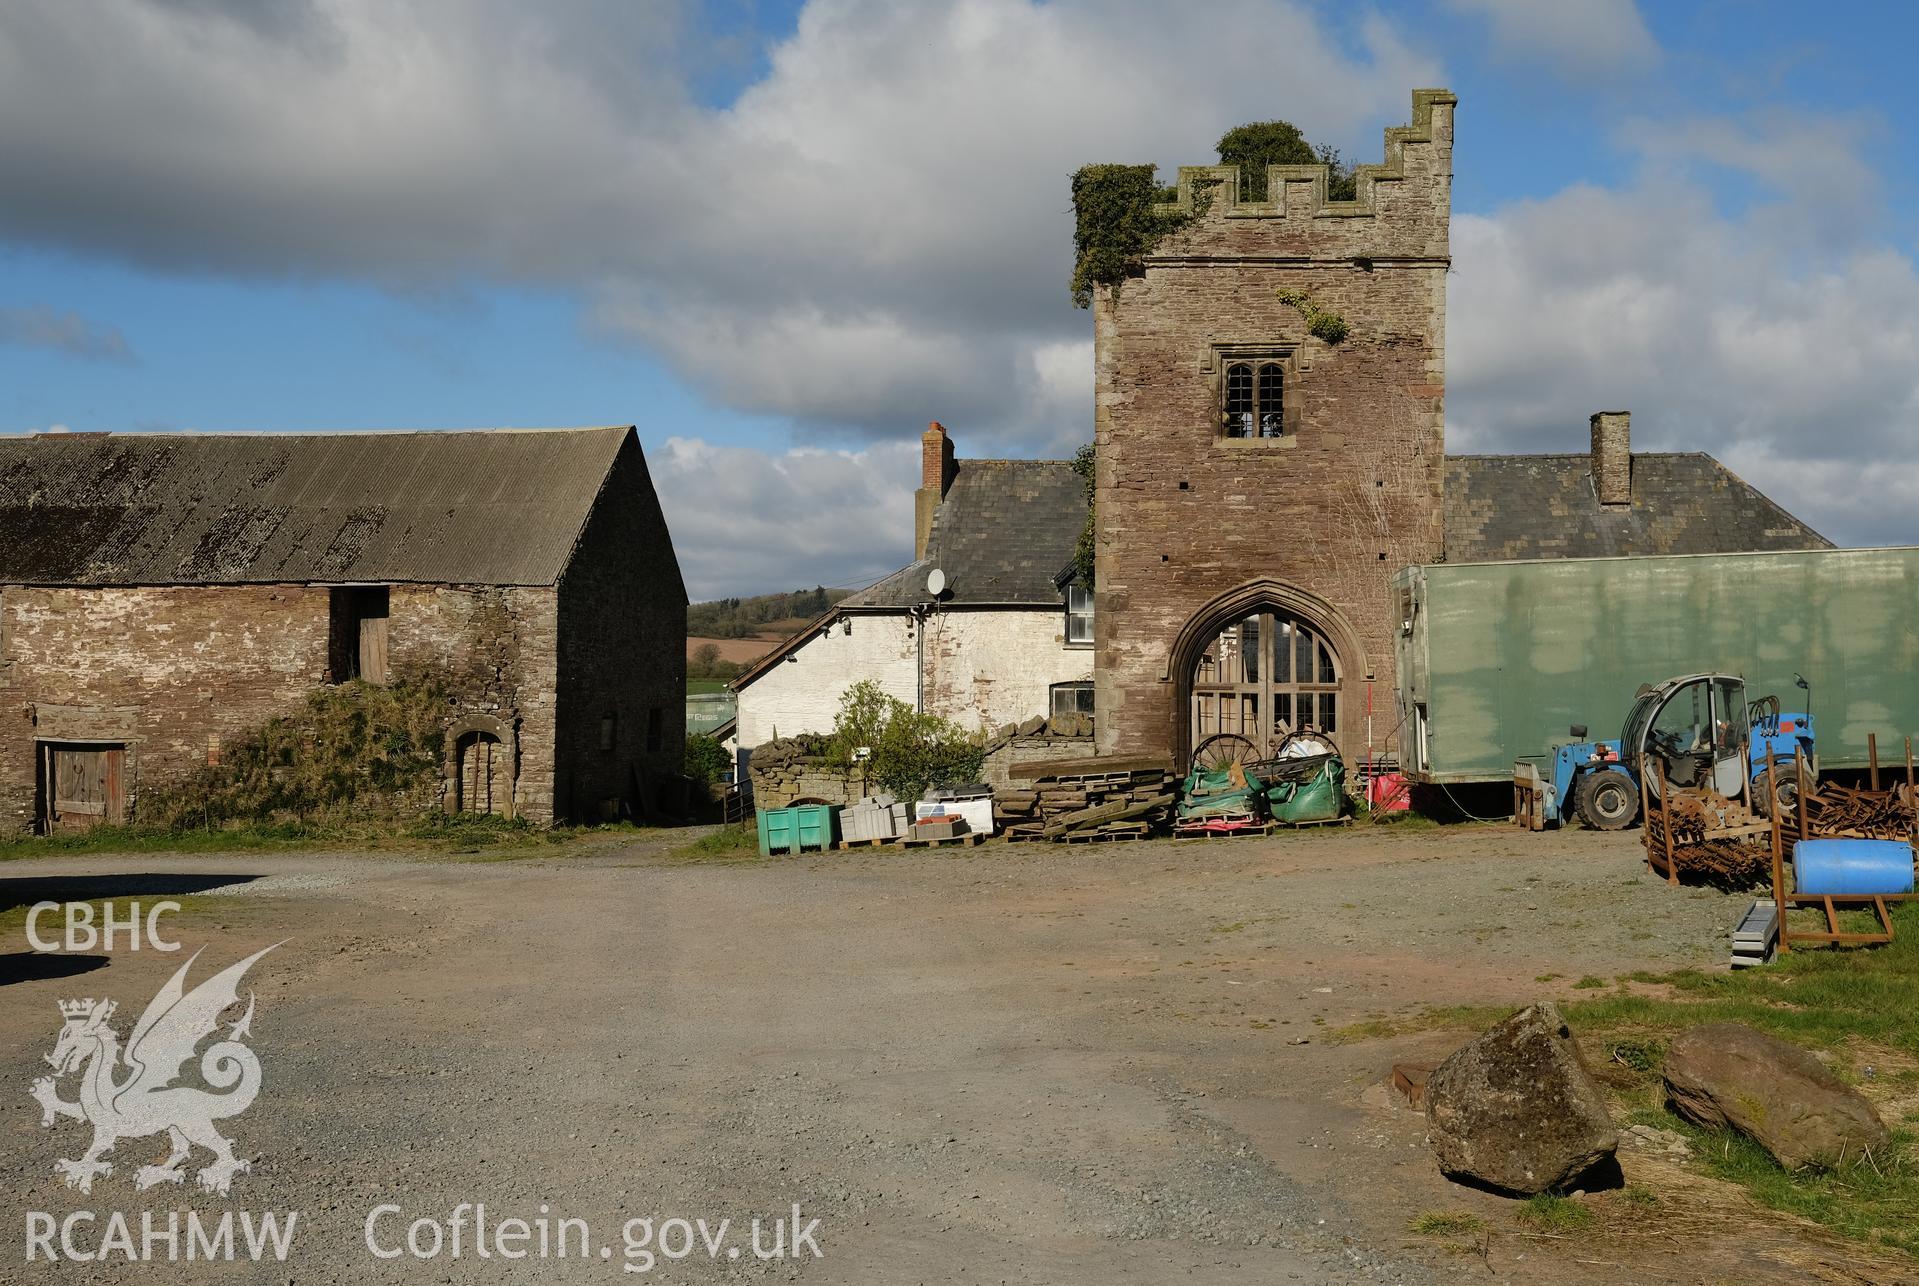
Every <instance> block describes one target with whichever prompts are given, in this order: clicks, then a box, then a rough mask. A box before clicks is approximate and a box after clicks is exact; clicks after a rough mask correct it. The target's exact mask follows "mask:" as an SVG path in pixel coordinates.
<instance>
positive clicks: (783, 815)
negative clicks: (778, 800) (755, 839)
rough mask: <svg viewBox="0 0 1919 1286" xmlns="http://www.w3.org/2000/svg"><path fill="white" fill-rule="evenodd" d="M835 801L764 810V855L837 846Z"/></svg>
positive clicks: (762, 823) (762, 813) (762, 817)
mask: <svg viewBox="0 0 1919 1286" xmlns="http://www.w3.org/2000/svg"><path fill="white" fill-rule="evenodd" d="M838 811H839V810H838V809H837V808H835V807H833V806H832V805H831V804H796V805H794V806H793V807H791V808H767V809H762V810H761V811H760V815H759V824H760V855H761V856H762V857H771V856H773V854H775V853H798V852H802V851H804V850H806V849H809V848H816V849H820V850H822V851H824V850H826V849H829V848H831V847H833V814H835V813H837V812H838Z"/></svg>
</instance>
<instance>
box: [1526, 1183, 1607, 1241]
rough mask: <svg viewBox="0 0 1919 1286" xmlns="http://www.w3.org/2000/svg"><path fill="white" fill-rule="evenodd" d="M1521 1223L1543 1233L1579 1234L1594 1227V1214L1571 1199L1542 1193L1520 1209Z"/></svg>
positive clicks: (1527, 1201)
mask: <svg viewBox="0 0 1919 1286" xmlns="http://www.w3.org/2000/svg"><path fill="white" fill-rule="evenodd" d="M1519 1221H1520V1222H1521V1223H1527V1224H1531V1225H1532V1226H1533V1227H1535V1228H1537V1229H1539V1230H1540V1231H1541V1232H1577V1231H1578V1230H1579V1229H1581V1228H1587V1227H1591V1226H1592V1221H1593V1212H1592V1211H1590V1210H1588V1209H1586V1207H1584V1206H1582V1205H1580V1204H1579V1203H1578V1202H1577V1201H1574V1200H1572V1199H1571V1198H1570V1197H1561V1196H1557V1195H1555V1194H1553V1193H1550V1192H1542V1193H1540V1194H1539V1195H1538V1196H1536V1197H1529V1198H1527V1200H1526V1204H1525V1205H1523V1206H1521V1207H1520V1208H1519Z"/></svg>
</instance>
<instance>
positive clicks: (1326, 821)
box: [1273, 817, 1353, 831]
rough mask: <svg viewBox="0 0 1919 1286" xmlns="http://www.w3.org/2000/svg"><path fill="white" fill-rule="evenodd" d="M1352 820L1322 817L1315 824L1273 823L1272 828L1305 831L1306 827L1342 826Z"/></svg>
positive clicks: (1348, 818)
mask: <svg viewBox="0 0 1919 1286" xmlns="http://www.w3.org/2000/svg"><path fill="white" fill-rule="evenodd" d="M1351 820H1353V819H1352V818H1350V817H1322V818H1320V819H1319V820H1318V821H1316V822H1274V823H1273V825H1274V826H1283V827H1285V828H1286V829H1287V830H1295V831H1298V830H1305V829H1306V828H1307V827H1308V826H1344V825H1345V824H1346V823H1347V822H1350V821H1351Z"/></svg>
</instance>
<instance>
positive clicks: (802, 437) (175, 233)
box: [0, 0, 1919, 596]
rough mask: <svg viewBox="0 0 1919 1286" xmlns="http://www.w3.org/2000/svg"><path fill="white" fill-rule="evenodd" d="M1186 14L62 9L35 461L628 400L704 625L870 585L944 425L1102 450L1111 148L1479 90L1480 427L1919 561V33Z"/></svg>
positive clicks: (14, 144)
mask: <svg viewBox="0 0 1919 1286" xmlns="http://www.w3.org/2000/svg"><path fill="white" fill-rule="evenodd" d="M1185 12H1187V10H1186V9H1185V7H1183V6H1175V5H1170V4H1149V3H1143V2H1124V0H1121V2H1111V3H1094V2H1093V0H1080V2H1078V3H1075V2H1072V0H1055V3H1052V4H1049V5H1044V6H1034V5H1030V4H1028V3H1025V2H1024V0H940V2H937V3H936V2H932V0H928V2H927V3H916V4H903V3H886V2H884V0H812V2H811V3H810V4H807V5H800V4H795V3H778V4H773V3H754V2H753V0H715V3H712V4H710V5H706V6H696V5H686V6H676V5H672V4H667V3H657V4H649V5H627V4H622V3H619V2H618V0H577V2H576V3H561V4H555V5H550V6H545V7H543V8H541V9H540V10H539V11H538V12H533V11H531V10H529V9H527V8H525V7H522V6H515V5H512V4H510V3H507V2H506V0H491V2H484V3H483V2H475V3H464V4H461V3H451V2H445V0H442V2H427V0H422V3H418V4H407V5H398V4H386V3H376V2H375V0H271V2H270V3H259V4H241V3H238V2H237V0H236V3H234V4H232V5H228V4H225V3H223V2H222V0H121V2H120V3H118V4H111V5H109V4H102V5H99V6H71V5H67V4H62V3H58V2H57V0H22V2H21V3H18V4H14V5H10V6H8V7H7V8H6V9H5V10H4V11H0V161H4V162H5V164H6V173H7V174H8V175H9V182H8V183H7V185H6V186H5V189H4V190H3V191H0V432H4V433H24V432H36V431H44V430H46V429H49V428H50V427H53V426H67V427H70V428H72V429H76V430H90V429H107V430H112V431H116V432H126V431H153V430H169V431H177V430H208V431H211V430H236V429H246V430H324V429H356V428H452V427H468V426H495V425H571V424H598V423H627V422H632V423H637V424H638V425H639V427H640V432H641V435H642V438H643V440H644V441H645V443H646V445H647V448H648V452H649V456H650V457H651V458H652V460H653V462H654V467H655V470H656V473H657V474H659V476H660V481H661V489H662V492H663V494H664V496H665V499H666V503H667V506H668V511H669V519H670V520H671V521H672V523H673V525H674V528H675V532H676V538H677V541H678V544H679V546H680V552H681V557H682V561H683V563H684V564H685V565H686V569H687V572H688V579H689V582H690V584H691V588H692V590H693V592H694V593H695V595H696V596H707V595H717V594H721V593H749V592H756V591H760V590H769V589H782V588H788V587H790V586H792V585H797V584H812V583H815V582H819V581H825V582H827V583H838V584H853V583H860V582H862V581H864V580H870V579H872V578H874V577H876V576H878V575H880V574H882V573H884V572H885V571H887V570H889V569H890V568H891V567H893V566H895V565H897V564H898V563H899V562H901V561H903V560H904V559H905V557H906V554H907V546H908V542H909V540H910V535H909V532H910V495H909V492H910V488H911V486H912V485H913V481H914V473H915V466H914V455H913V452H914V449H915V442H916V438H917V434H918V432H919V430H920V429H921V428H923V427H924V424H925V422H926V421H927V420H928V419H932V418H939V419H941V420H943V421H945V422H946V423H947V424H948V425H949V426H950V427H951V428H952V429H953V431H954V433H955V435H956V437H957V438H958V441H959V444H960V450H961V453H962V454H963V455H964V454H981V455H985V454H1010V455H1035V454H1040V455H1044V454H1055V453H1064V452H1066V451H1068V450H1070V449H1071V447H1072V446H1073V445H1074V444H1075V443H1077V442H1079V441H1082V440H1084V439H1085V438H1087V437H1088V436H1090V418H1091V408H1090V388H1091V371H1090V359H1091V353H1090V326H1089V323H1088V319H1087V317H1086V315H1085V314H1084V313H1080V312H1076V311H1075V310H1074V309H1073V308H1072V306H1071V303H1070V301H1069V299H1068V297H1067V292H1066V285H1065V283H1066V277H1067V272H1068V269H1069V266H1070V265H1069V257H1070V248H1071V243H1070V237H1071V228H1070V221H1069V216H1068V214H1067V202H1066V176H1067V174H1068V173H1069V172H1070V170H1071V168H1072V167H1073V166H1074V165H1076V164H1078V163H1079V162H1081V161H1086V160H1148V159H1150V160H1154V161H1156V162H1158V163H1160V164H1162V165H1164V166H1167V167H1170V166H1172V165H1176V164H1179V163H1182V162H1186V163H1204V162H1207V161H1209V160H1211V151H1210V144H1211V142H1212V140H1213V138H1215V137H1216V136H1217V135H1218V134H1219V133H1220V132H1221V131H1223V130H1224V129H1226V128H1227V127H1229V126H1231V125H1233V124H1237V123H1239V122H1240V121H1243V120H1247V119H1256V118H1260V117H1267V116H1284V117H1287V118H1289V119H1292V120H1295V121H1297V122H1298V123H1299V124H1301V125H1302V126H1303V127H1304V128H1305V129H1306V131H1307V133H1308V134H1309V135H1310V136H1311V137H1313V138H1314V139H1316V140H1321V141H1326V142H1331V143H1333V144H1335V145H1337V146H1338V147H1340V149H1341V150H1342V151H1343V152H1344V153H1346V155H1347V156H1349V157H1350V158H1353V159H1356V160H1361V161H1364V160H1371V159H1375V158H1376V157H1377V156H1378V154H1379V149H1380V141H1379V140H1380V130H1381V129H1382V128H1383V127H1384V126H1387V125H1391V124H1396V123H1399V122H1402V121H1403V120H1404V119H1405V118H1406V113H1407V105H1408V102H1409V91H1410V90H1411V89H1412V88H1414V87H1415V86H1416V85H1424V84H1443V85H1445V86H1447V87H1449V88H1451V89H1453V90H1454V91H1455V92H1457V93H1458V94H1459V96H1460V101H1461V105H1460V109H1459V127H1458V143H1457V148H1456V152H1455V165H1456V186H1455V194H1454V197H1455V216H1456V218H1455V229H1454V252H1455V258H1456V268H1455V273H1454V277H1453V281H1452V285H1451V301H1450V304H1451V307H1450V321H1449V348H1450V351H1449V390H1448V407H1447V409H1448V428H1449V435H1450V436H1449V445H1450V446H1451V448H1452V449H1453V450H1522V451H1524V450H1542V451H1543V450H1573V449H1579V447H1580V446H1581V444H1582V441H1583V435H1584V432H1585V416H1586V413H1587V412H1589V411H1591V410H1595V409H1599V408H1600V407H1601V406H1602V405H1603V406H1607V407H1611V406H1626V407H1629V408H1630V409H1632V410H1633V411H1634V432H1635V440H1636V442H1637V443H1638V444H1640V445H1642V446H1644V447H1647V448H1649V449H1697V450H1708V451H1712V452H1713V453H1714V454H1716V455H1718V456H1719V457H1720V458H1721V459H1722V460H1724V461H1726V462H1727V463H1728V464H1729V465H1731V466H1732V467H1733V468H1735V469H1736V470H1738V471H1739V472H1741V473H1742V474H1743V475H1744V476H1746V477H1748V478H1749V479H1750V480H1751V481H1753V482H1754V483H1755V484H1757V485H1760V486H1761V487H1763V488H1764V489H1766V490H1768V491H1769V492H1771V493H1772V494H1774V495H1775V496H1776V497H1777V498H1779V499H1780V500H1782V502H1784V503H1786V504H1787V506H1788V507H1789V508H1791V509H1793V510H1794V511H1795V512H1796V513H1798V514H1799V515H1800V516H1802V517H1804V518H1806V519H1808V520H1809V521H1811V522H1813V523H1814V525H1815V526H1818V527H1820V528H1821V529H1822V530H1824V531H1826V532H1827V534H1829V535H1831V536H1833V537H1835V538H1836V539H1839V540H1841V541H1842V542H1846V543H1881V542H1900V543H1904V542H1908V541H1919V530H1915V524H1914V521H1913V520H1912V519H1911V518H1910V517H1909V515H1910V514H1912V513H1913V512H1914V504H1915V502H1919V472H1915V470H1913V469H1912V468H1910V467H1908V466H1905V465H1902V464H1899V463H1898V460H1899V459H1900V458H1902V457H1904V456H1910V455H1911V454H1912V452H1911V451H1910V449H1909V448H1910V443H1911V441H1912V437H1911V430H1912V429H1913V428H1914V427H1916V426H1919V320H1916V319H1919V274H1915V273H1914V271H1913V265H1912V262H1911V260H1912V255H1913V253H1914V245H1913V239H1914V238H1913V223H1912V217H1911V215H1910V213H1909V212H1910V211H1911V210H1913V209H1914V208H1919V207H1916V206H1915V201H1914V197H1915V195H1919V193H1915V191H1914V187H1915V183H1916V182H1919V180H1915V178H1914V173H1913V166H1912V165H1911V164H1910V162H1911V159H1912V158H1911V152H1912V145H1911V143H1910V142H1909V141H1908V138H1907V136H1906V135H1905V134H1904V133H1903V132H1902V130H1901V128H1900V123H1901V120H1902V115H1903V112H1904V109H1905V107H1906V97H1905V94H1904V90H1905V88H1906V83H1905V82H1906V79H1907V78H1908V76H1909V72H1908V71H1907V63H1906V59H1907V51H1909V50H1910V48H1911V47H1912V44H1913V38H1914V36H1915V31H1914V28H1915V26H1919V20H1915V19H1914V18H1913V17H1912V16H1911V11H1910V10H1909V9H1908V8H1907V7H1905V6H1896V5H1883V6H1880V5H1865V4H1860V5H1848V6H1843V7H1840V8H1838V9H1835V10H1833V11H1831V12H1830V13H1829V14H1828V15H1827V20H1823V21H1820V22H1817V23H1813V22H1810V21H1808V19H1807V10H1806V9H1805V7H1804V6H1803V5H1800V6H1788V5H1785V4H1762V3H1729V2H1723V0H1722V2H1719V3H1697V4H1681V3H1674V4H1660V5H1657V6H1651V5H1647V6H1641V7H1635V6H1634V5H1633V4H1631V3H1630V2H1629V0H1563V3H1558V4H1552V5H1544V4H1535V3H1531V0H1442V2H1440V3H1435V4H1412V3H1381V4H1375V5H1363V4H1325V5H1316V4H1310V3H1264V2H1259V0H1221V3H1220V4H1219V5H1218V6H1217V11H1216V12H1215V13H1214V14H1213V15H1212V17H1211V18H1210V20H1209V24H1208V25H1207V26H1206V28H1204V29H1201V28H1200V26H1199V24H1195V23H1192V22H1190V21H1187V20H1185V19H1184V18H1183V17H1182V14H1183V13H1185ZM1223 29H1231V30H1234V31H1236V32H1237V33H1239V35H1240V38H1239V39H1236V40H1235V41H1233V42H1230V44H1229V46H1228V47H1225V48H1221V47H1218V45H1217V42H1216V40H1215V39H1214V37H1213V34H1212V33H1216V32H1217V31H1219V30H1223ZM822 497H824V499H822Z"/></svg>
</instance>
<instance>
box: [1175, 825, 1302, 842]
mask: <svg viewBox="0 0 1919 1286" xmlns="http://www.w3.org/2000/svg"><path fill="white" fill-rule="evenodd" d="M1281 825H1282V823H1280V822H1261V823H1259V824H1258V825H1255V826H1242V827H1239V828H1238V829H1237V830H1230V831H1210V830H1198V829H1194V830H1189V831H1183V830H1179V829H1177V828H1175V829H1174V831H1173V838H1174V839H1237V838H1239V837H1240V836H1242V835H1271V834H1272V833H1273V832H1274V831H1276V830H1278V829H1279V828H1280V826H1281Z"/></svg>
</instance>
